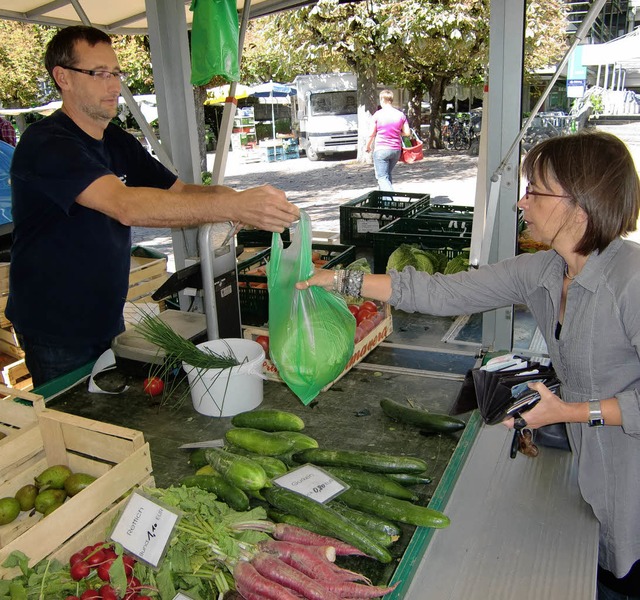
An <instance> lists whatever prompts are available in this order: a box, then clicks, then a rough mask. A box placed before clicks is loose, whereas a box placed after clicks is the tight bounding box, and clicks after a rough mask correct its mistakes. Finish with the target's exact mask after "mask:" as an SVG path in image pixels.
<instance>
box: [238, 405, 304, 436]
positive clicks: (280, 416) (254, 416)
mask: <svg viewBox="0 0 640 600" xmlns="http://www.w3.org/2000/svg"><path fill="white" fill-rule="evenodd" d="M231 424H232V425H233V426H234V427H250V428H252V429H261V430H262V431H302V430H303V429H304V421H303V420H302V419H301V418H300V417H299V416H298V415H294V414H293V413H290V412H286V411H283V410H277V409H275V408H261V409H258V410H251V411H249V412H243V413H240V414H238V415H235V416H234V417H233V418H232V419H231Z"/></svg>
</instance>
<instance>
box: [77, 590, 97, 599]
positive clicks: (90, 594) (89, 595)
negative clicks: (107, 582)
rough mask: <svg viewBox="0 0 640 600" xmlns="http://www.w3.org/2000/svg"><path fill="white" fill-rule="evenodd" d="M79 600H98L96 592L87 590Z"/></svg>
mask: <svg viewBox="0 0 640 600" xmlns="http://www.w3.org/2000/svg"><path fill="white" fill-rule="evenodd" d="M80 600H100V594H99V593H98V590H87V591H86V592H83V594H82V596H80Z"/></svg>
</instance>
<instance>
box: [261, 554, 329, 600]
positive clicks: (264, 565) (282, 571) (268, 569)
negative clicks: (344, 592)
mask: <svg viewBox="0 0 640 600" xmlns="http://www.w3.org/2000/svg"><path fill="white" fill-rule="evenodd" d="M251 564H252V565H253V566H254V568H255V569H256V571H258V573H260V575H262V576H264V577H266V578H267V579H270V580H271V581H275V582H276V583H279V584H280V585H283V586H285V587H287V588H290V589H292V590H293V591H294V592H298V593H299V594H302V595H303V597H305V598H307V599H308V600H338V596H336V595H335V594H333V593H332V592H330V591H329V590H327V589H326V588H325V587H324V586H323V585H321V584H320V583H319V582H318V581H317V580H316V579H311V577H309V576H307V575H305V574H304V573H301V572H300V571H298V570H297V569H295V568H293V567H291V566H289V565H288V564H287V563H285V562H284V561H282V560H280V559H279V558H277V557H276V556H274V555H273V554H267V553H266V552H259V553H258V554H256V555H255V556H254V557H253V558H252V559H251Z"/></svg>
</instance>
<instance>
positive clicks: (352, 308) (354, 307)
mask: <svg viewBox="0 0 640 600" xmlns="http://www.w3.org/2000/svg"><path fill="white" fill-rule="evenodd" d="M347 308H348V309H349V312H350V313H351V314H352V315H353V316H354V317H357V316H358V311H359V310H360V307H359V306H358V305H357V304H348V305H347Z"/></svg>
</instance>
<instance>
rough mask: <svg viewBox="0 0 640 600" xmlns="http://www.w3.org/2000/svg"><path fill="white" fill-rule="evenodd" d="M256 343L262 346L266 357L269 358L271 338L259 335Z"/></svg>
mask: <svg viewBox="0 0 640 600" xmlns="http://www.w3.org/2000/svg"><path fill="white" fill-rule="evenodd" d="M256 342H258V344H260V345H261V346H262V349H263V350H264V355H265V356H266V357H267V358H269V336H268V335H259V336H258V337H257V338H256Z"/></svg>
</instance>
